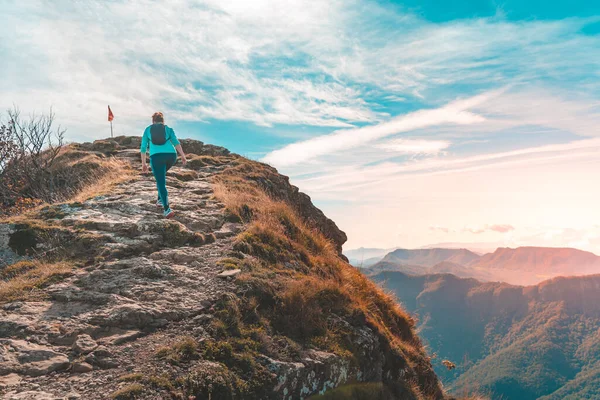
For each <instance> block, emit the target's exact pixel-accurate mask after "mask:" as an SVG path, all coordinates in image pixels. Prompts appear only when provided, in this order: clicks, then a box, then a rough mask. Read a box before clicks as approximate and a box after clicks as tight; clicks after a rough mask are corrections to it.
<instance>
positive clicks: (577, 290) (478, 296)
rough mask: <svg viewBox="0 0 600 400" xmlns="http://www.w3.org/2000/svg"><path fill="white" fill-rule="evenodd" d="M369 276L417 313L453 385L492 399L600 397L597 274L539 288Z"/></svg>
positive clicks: (396, 275)
mask: <svg viewBox="0 0 600 400" xmlns="http://www.w3.org/2000/svg"><path fill="white" fill-rule="evenodd" d="M371 278H372V279H373V280H374V281H375V282H378V283H379V284H381V285H382V286H384V287H385V288H386V289H388V290H391V291H392V292H393V293H394V294H395V295H396V296H397V297H398V299H399V300H400V301H401V302H402V304H403V305H404V307H405V308H406V309H407V310H409V311H410V312H413V313H415V314H417V315H418V319H419V321H420V322H419V324H418V331H419V333H420V335H421V336H422V337H423V339H424V340H425V342H426V343H427V344H428V345H429V346H430V348H431V349H432V351H434V352H435V353H437V355H438V357H441V358H447V359H449V360H452V361H453V362H455V363H456V369H455V370H453V371H447V370H444V369H443V368H440V367H436V372H437V373H438V374H439V375H440V376H441V377H442V379H443V380H444V382H446V384H447V385H449V386H450V388H451V390H452V391H454V392H456V393H460V392H461V391H462V390H464V389H465V388H470V389H476V390H479V391H480V392H482V393H487V394H488V395H489V396H490V397H491V398H508V399H512V398H518V399H523V400H527V399H544V400H550V399H552V400H559V399H561V400H562V399H571V400H575V399H583V398H586V399H587V398H590V399H591V398H597V397H598V396H599V395H600V336H599V333H600V330H599V329H600V275H587V276H578V277H556V278H552V279H549V280H546V281H543V282H541V283H538V284H536V285H530V286H516V285H510V284H507V283H502V282H485V283H482V282H479V281H477V280H475V279H472V278H459V277H456V276H454V275H451V274H441V275H439V274H438V275H422V276H410V275H407V274H404V273H402V272H398V271H390V272H385V271H384V272H380V273H379V274H376V275H373V276H371Z"/></svg>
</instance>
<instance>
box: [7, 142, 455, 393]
mask: <svg viewBox="0 0 600 400" xmlns="http://www.w3.org/2000/svg"><path fill="white" fill-rule="evenodd" d="M139 145H140V143H139V138H135V137H118V138H115V139H111V140H101V141H96V142H94V143H84V144H73V145H70V146H68V147H66V148H65V149H63V152H62V154H61V156H60V157H61V160H62V161H61V163H62V165H63V167H64V168H72V169H73V170H76V169H77V168H80V167H82V165H83V164H85V165H91V166H93V165H98V164H102V163H104V162H105V161H107V160H111V162H112V166H113V169H114V168H118V169H119V170H118V171H116V172H117V173H116V179H113V181H114V182H113V183H112V184H111V182H108V183H107V182H104V181H103V180H102V179H101V178H99V179H96V180H95V181H93V182H90V185H89V186H88V187H87V188H86V190H85V191H84V193H80V194H79V196H78V197H79V198H78V200H77V201H71V202H65V203H61V204H49V205H44V206H40V207H38V208H36V209H33V210H31V211H29V212H27V213H25V214H22V215H20V216H17V217H13V218H9V219H5V220H4V221H3V222H1V223H0V255H1V257H2V260H3V264H4V266H0V278H1V279H2V280H1V281H0V304H1V306H0V360H1V361H2V362H1V363H0V390H1V391H2V393H3V395H4V397H3V398H8V399H21V400H23V399H38V400H40V399H77V398H87V399H108V398H112V399H137V398H139V399H170V398H172V399H186V400H187V399H197V400H200V399H209V398H212V399H219V400H226V399H304V398H308V397H310V396H312V395H316V394H320V393H324V392H326V391H329V390H331V389H334V388H336V387H338V386H343V385H344V384H346V383H350V382H373V383H374V385H375V386H373V388H374V389H373V391H372V394H373V396H376V395H378V396H380V397H373V398H382V399H383V398H390V399H393V398H400V399H415V400H416V399H423V398H427V399H445V398H447V397H446V395H445V394H444V393H443V391H442V389H441V385H440V383H439V381H438V379H437V377H436V375H435V373H434V372H433V368H432V364H431V361H430V358H429V357H428V356H427V354H426V352H425V350H424V348H423V346H422V344H421V341H420V340H419V338H418V336H417V335H416V333H415V330H414V327H415V322H414V321H413V320H412V318H411V317H409V316H408V315H407V314H406V313H405V312H404V310H402V309H401V308H400V307H399V306H398V305H397V304H396V303H395V302H394V300H393V299H392V298H391V297H389V296H388V295H386V294H385V293H384V292H382V291H381V290H380V289H378V288H377V286H376V285H375V284H373V283H371V282H370V281H369V280H368V279H366V278H365V277H364V276H363V275H362V274H361V273H360V272H359V271H358V270H356V269H355V268H353V267H351V266H350V265H349V264H348V263H347V262H346V261H345V259H344V257H343V256H341V248H342V244H343V243H344V241H345V240H346V236H345V234H344V233H343V232H342V231H340V230H339V229H338V228H337V226H336V225H335V223H333V221H331V220H329V219H328V218H327V217H326V216H325V215H324V214H323V213H322V212H321V211H320V210H319V209H317V208H316V207H315V206H313V205H312V203H311V201H310V198H309V197H308V196H306V195H305V194H303V193H300V192H299V191H298V189H297V188H296V187H294V186H292V185H290V184H289V182H288V179H287V178H286V177H284V176H282V175H279V174H278V173H277V171H276V170H275V169H273V168H271V167H269V166H267V165H264V164H260V163H257V162H253V161H250V160H247V159H245V158H243V157H241V156H238V155H235V154H230V153H229V151H227V150H226V149H224V148H220V147H216V146H211V145H205V144H203V143H202V142H198V141H193V140H182V145H183V146H184V149H185V151H186V153H189V154H190V157H189V162H188V165H187V167H186V168H180V167H175V168H173V169H172V170H171V171H170V172H169V174H168V177H167V184H168V187H169V192H170V198H171V204H172V206H173V208H174V209H175V210H176V211H177V215H176V217H175V219H173V220H167V219H164V218H162V215H161V213H160V212H159V210H157V209H156V206H155V204H154V203H155V201H156V190H155V184H154V181H153V180H152V179H151V178H150V176H148V175H141V174H138V173H137V172H136V171H137V170H138V169H139V165H140V164H139V161H138V159H139V150H138V149H139ZM112 176H113V178H115V171H114V170H113V171H112ZM377 393H379V394H377ZM385 396H387V397H385Z"/></svg>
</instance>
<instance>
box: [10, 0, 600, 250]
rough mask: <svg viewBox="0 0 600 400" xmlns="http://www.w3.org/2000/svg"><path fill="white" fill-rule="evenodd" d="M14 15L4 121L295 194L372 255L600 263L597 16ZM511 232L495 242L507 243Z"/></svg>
mask: <svg viewBox="0 0 600 400" xmlns="http://www.w3.org/2000/svg"><path fill="white" fill-rule="evenodd" d="M594 3H595V2H591V1H581V0H573V1H555V2H548V1H538V0H536V1H516V0H507V1H466V0H464V1H458V0H455V1H440V0H426V1H417V0H410V1H359V0H346V1H341V0H340V1H320V0H319V1H317V0H315V1H308V0H307V1H299V0H279V1H270V0H257V1H253V2H247V1H241V0H235V1H216V0H206V1H191V0H177V1H170V2H159V1H148V0H131V1H117V0H114V1H102V2H100V1H91V0H81V1H77V2H73V1H55V2H52V3H50V2H46V1H41V0H27V1H11V0H9V1H8V4H7V5H5V6H4V7H3V13H2V14H1V15H0V23H1V24H2V26H5V27H10V29H3V30H2V31H1V32H0V54H2V56H3V59H5V60H10V61H9V62H4V63H2V64H1V65H0V76H2V78H1V80H0V107H1V108H4V109H5V108H8V107H10V106H11V105H12V104H17V105H19V107H20V108H21V109H22V110H23V111H26V112H27V111H34V110H35V111H38V112H40V111H44V110H47V109H49V108H50V107H51V106H52V107H53V110H54V111H55V113H56V116H57V120H58V121H59V122H60V123H61V124H62V125H64V126H66V127H67V128H68V135H69V138H70V139H71V140H93V139H97V138H101V137H105V136H106V135H107V134H108V132H109V128H108V124H107V122H106V105H107V104H110V105H111V108H112V109H113V111H114V113H115V121H114V124H115V131H116V133H117V134H127V135H133V134H140V133H141V131H142V129H143V128H144V127H145V125H146V124H147V123H148V122H149V119H150V115H151V114H152V113H153V112H154V111H155V110H162V111H164V112H165V114H166V118H167V124H169V125H171V126H172V127H174V128H175V129H176V131H177V132H178V133H179V135H180V136H182V137H192V138H196V139H200V140H203V141H205V142H209V143H214V144H218V145H222V146H226V147H228V148H229V149H231V150H232V151H235V152H237V153H240V154H243V155H246V156H248V157H251V158H254V159H259V160H263V161H266V162H269V163H270V164H272V165H274V166H275V167H277V168H278V169H279V170H280V171H281V172H283V173H285V174H287V175H289V176H290V177H291V179H292V182H293V183H295V184H296V185H298V186H299V187H300V188H301V189H302V190H303V191H305V192H307V193H309V194H310V195H311V197H312V198H313V200H314V201H315V202H316V203H317V204H318V205H319V206H320V207H322V208H323V210H324V211H325V213H326V214H327V215H328V216H330V217H331V218H332V219H334V220H335V221H336V222H337V223H338V224H339V225H340V226H341V228H342V229H344V230H345V231H346V232H347V233H348V235H349V243H348V246H347V247H348V248H351V247H358V246H371V247H392V246H406V247H419V246H424V245H428V244H431V243H438V242H444V243H447V242H453V243H473V242H485V243H493V244H498V245H507V246H518V245H552V246H576V247H581V248H584V249H588V250H592V251H595V252H598V253H600V226H599V225H598V224H599V223H598V222H596V221H600V211H599V210H600V208H599V207H597V198H598V196H599V195H600V189H599V188H598V185H595V184H594V182H597V171H600V168H599V167H600V133H599V130H598V126H599V122H600V95H599V93H600V91H599V90H598V89H600V40H599V39H600V4H597V5H594ZM499 227H500V228H499Z"/></svg>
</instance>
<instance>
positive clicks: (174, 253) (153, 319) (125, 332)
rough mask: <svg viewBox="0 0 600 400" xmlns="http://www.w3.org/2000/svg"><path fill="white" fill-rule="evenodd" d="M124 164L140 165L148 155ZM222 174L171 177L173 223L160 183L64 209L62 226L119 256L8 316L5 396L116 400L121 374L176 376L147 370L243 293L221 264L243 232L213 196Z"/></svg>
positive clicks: (145, 179)
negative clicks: (221, 302) (226, 300)
mask: <svg viewBox="0 0 600 400" xmlns="http://www.w3.org/2000/svg"><path fill="white" fill-rule="evenodd" d="M116 156H118V157H125V158H129V157H131V160H132V162H134V163H135V157H139V152H136V151H133V150H125V151H123V152H120V153H118V154H116ZM219 168H223V167H206V168H205V169H204V170H203V171H197V172H196V171H190V170H184V169H181V168H179V167H174V168H173V169H172V171H171V172H169V177H168V187H169V192H170V199H171V204H172V207H173V208H174V209H175V210H177V214H176V216H175V218H174V219H173V220H165V219H164V218H163V217H162V209H161V208H158V207H156V205H155V201H156V188H155V184H154V180H153V179H152V178H151V176H150V175H140V176H139V179H136V180H135V181H133V182H128V183H126V184H122V185H120V186H118V187H117V188H115V190H114V191H113V192H112V193H111V194H110V195H106V196H100V197H97V198H93V199H91V200H89V201H86V202H84V203H80V204H75V205H62V206H59V210H60V212H61V217H62V218H61V219H60V220H56V221H55V222H57V223H60V224H61V225H64V226H69V227H76V228H77V227H81V228H84V229H85V230H86V231H87V232H88V233H90V234H94V235H100V236H101V237H103V238H105V240H104V243H105V244H104V246H105V247H106V249H105V250H106V251H105V254H110V255H119V257H118V259H117V257H107V258H108V259H109V260H108V261H101V262H96V263H91V265H89V266H87V267H85V268H81V269H78V270H76V272H75V273H74V274H73V275H72V276H71V277H69V278H67V279H66V280H64V281H62V282H59V283H56V284H54V285H51V286H50V287H48V288H47V289H46V290H47V292H48V293H49V296H50V298H49V299H48V300H45V301H38V302H13V303H9V304H5V305H4V306H3V307H2V308H1V309H0V360H1V363H0V375H2V376H0V388H1V389H0V390H2V393H3V398H5V399H32V400H33V399H36V400H42V399H78V398H86V399H106V398H109V397H110V394H111V393H112V392H114V391H115V390H116V389H118V387H119V386H122V385H124V383H120V382H119V380H118V379H117V378H118V377H119V376H122V375H124V374H127V373H132V372H142V373H145V374H152V375H161V374H162V373H163V372H167V373H168V372H170V371H169V370H170V369H172V368H175V367H173V366H171V365H170V364H168V363H163V366H164V369H165V371H156V370H152V371H147V370H144V366H145V365H146V364H148V363H147V362H146V361H147V359H150V358H153V357H154V356H155V352H156V350H157V349H158V348H159V347H161V346H164V345H167V344H168V343H169V342H171V341H173V340H174V339H175V338H177V337H180V336H181V335H182V334H184V333H185V332H191V331H195V333H198V332H202V330H203V324H204V323H205V322H207V321H209V320H210V318H211V314H210V309H211V305H212V304H213V303H214V302H215V300H216V299H218V298H220V297H221V296H223V294H225V293H228V292H232V291H233V290H234V289H235V288H234V285H233V283H232V282H231V276H232V275H235V272H236V271H233V272H232V271H225V272H224V271H223V268H222V267H221V266H219V264H218V263H217V261H218V260H219V259H222V258H223V257H225V256H226V255H227V254H228V252H229V251H230V250H231V243H232V238H233V237H234V236H235V235H236V233H238V232H239V231H240V229H241V228H242V226H241V225H240V224H236V223H231V222H226V221H225V218H224V209H223V206H222V205H221V204H219V203H218V201H216V200H215V199H214V197H213V195H212V189H211V184H210V182H209V177H210V176H211V175H212V174H214V173H215V172H217V170H218V169H219ZM5 230H7V229H5ZM197 234H200V235H202V236H200V237H196V235H197ZM210 242H212V243H210ZM166 244H167V245H169V246H167V245H166ZM157 245H158V247H159V248H158V249H156V247H157ZM151 364H152V367H153V368H156V365H155V364H154V363H151ZM148 398H162V397H160V395H159V394H157V397H148Z"/></svg>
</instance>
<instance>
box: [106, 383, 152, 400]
mask: <svg viewBox="0 0 600 400" xmlns="http://www.w3.org/2000/svg"><path fill="white" fill-rule="evenodd" d="M143 391H144V387H143V386H142V385H140V384H139V383H133V384H131V385H128V386H125V387H124V388H122V389H119V390H117V391H116V392H114V393H113V394H112V395H111V396H110V398H111V399H113V400H135V399H138V398H141V397H139V396H140V395H141V394H142V393H143Z"/></svg>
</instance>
